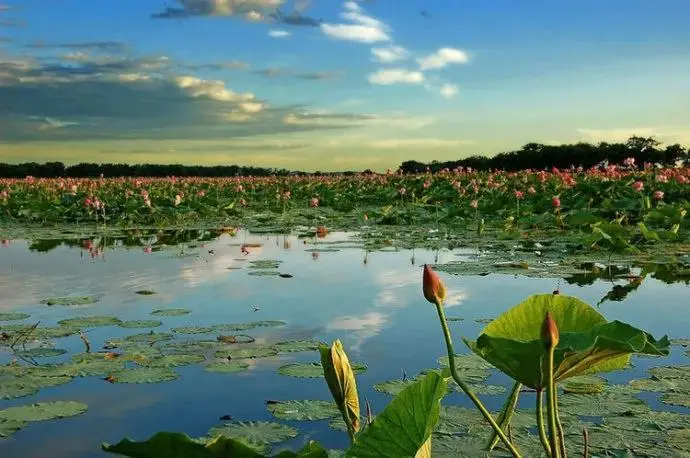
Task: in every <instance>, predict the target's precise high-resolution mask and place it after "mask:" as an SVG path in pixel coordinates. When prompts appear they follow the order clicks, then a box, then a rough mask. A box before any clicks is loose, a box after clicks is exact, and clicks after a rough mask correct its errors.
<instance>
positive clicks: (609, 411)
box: [558, 390, 650, 417]
mask: <svg viewBox="0 0 690 458" xmlns="http://www.w3.org/2000/svg"><path fill="white" fill-rule="evenodd" d="M558 406H559V408H560V410H561V411H562V412H565V413H568V414H571V415H583V416H598V417H605V416H610V415H623V414H638V413H644V412H648V411H649V410H650V409H649V406H647V404H645V403H644V401H642V400H641V399H638V398H636V397H635V396H631V395H626V394H618V393H615V392H610V391H606V390H605V391H603V392H602V393H598V394H571V393H567V394H563V395H561V396H559V397H558Z"/></svg>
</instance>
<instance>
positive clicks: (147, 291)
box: [135, 289, 156, 296]
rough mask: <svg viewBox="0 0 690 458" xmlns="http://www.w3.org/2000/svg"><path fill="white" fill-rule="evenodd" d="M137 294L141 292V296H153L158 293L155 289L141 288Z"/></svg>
mask: <svg viewBox="0 0 690 458" xmlns="http://www.w3.org/2000/svg"><path fill="white" fill-rule="evenodd" d="M135 293H136V294H139V295H140V296H153V295H154V294H156V292H155V291H151V290H150V289H140V290H139V291H135Z"/></svg>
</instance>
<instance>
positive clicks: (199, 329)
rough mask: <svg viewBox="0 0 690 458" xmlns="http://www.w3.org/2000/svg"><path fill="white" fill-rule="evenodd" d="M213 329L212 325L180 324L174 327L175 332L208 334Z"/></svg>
mask: <svg viewBox="0 0 690 458" xmlns="http://www.w3.org/2000/svg"><path fill="white" fill-rule="evenodd" d="M213 331H214V328H213V327H212V326H180V327H179V328H173V329H172V332H174V333H175V334H208V333H211V332H213Z"/></svg>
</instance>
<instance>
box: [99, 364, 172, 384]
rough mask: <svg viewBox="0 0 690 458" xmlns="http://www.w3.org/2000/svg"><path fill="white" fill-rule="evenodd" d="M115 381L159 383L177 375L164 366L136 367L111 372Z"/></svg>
mask: <svg viewBox="0 0 690 458" xmlns="http://www.w3.org/2000/svg"><path fill="white" fill-rule="evenodd" d="M110 375H112V377H113V379H114V381H115V382H116V383H161V382H169V381H171V380H175V379H176V378H178V377H179V375H178V374H177V373H176V372H174V371H172V370H170V369H168V368H166V367H137V368H135V369H123V370H120V371H117V372H113V373H112V374H110Z"/></svg>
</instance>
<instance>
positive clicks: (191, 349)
mask: <svg viewBox="0 0 690 458" xmlns="http://www.w3.org/2000/svg"><path fill="white" fill-rule="evenodd" d="M218 346H219V343H218V342H217V341H215V340H188V341H183V342H165V343H163V344H160V345H159V348H160V349H161V350H162V351H163V352H165V353H174V354H178V353H183V354H192V353H194V354H206V353H207V352H208V351H210V350H212V349H215V348H217V347H218Z"/></svg>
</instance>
